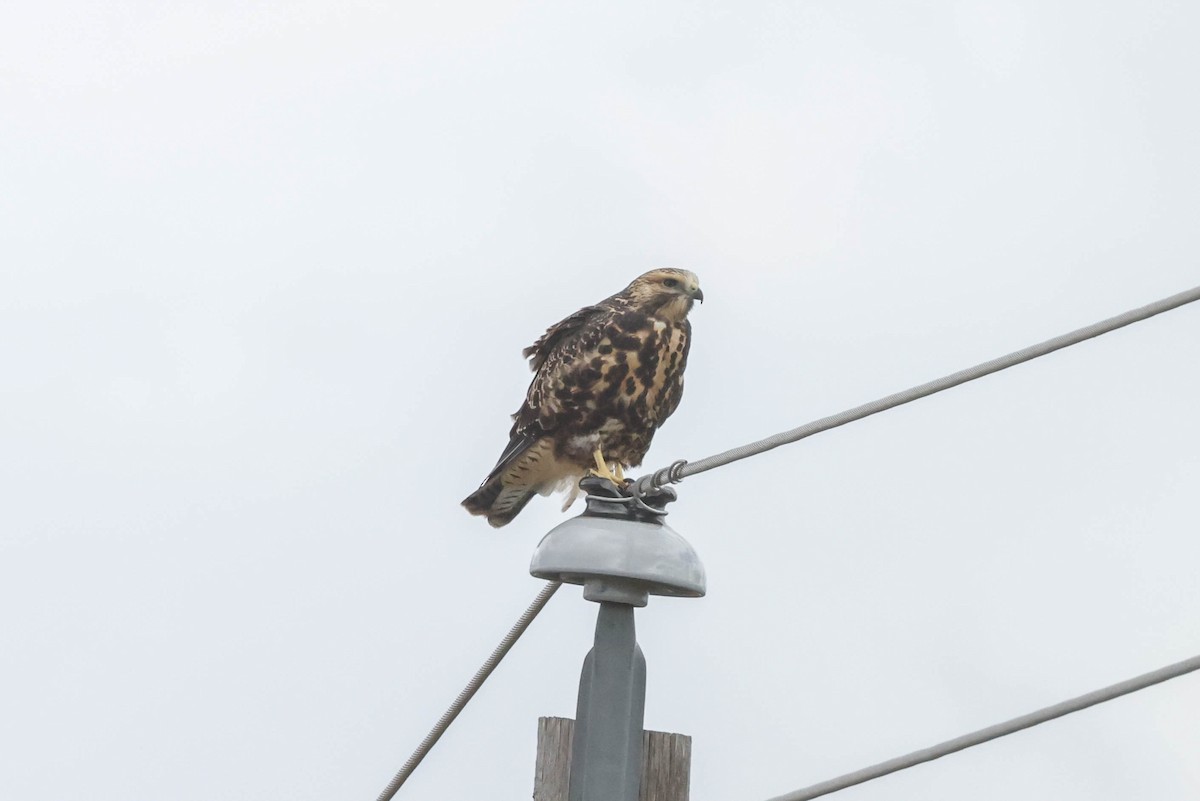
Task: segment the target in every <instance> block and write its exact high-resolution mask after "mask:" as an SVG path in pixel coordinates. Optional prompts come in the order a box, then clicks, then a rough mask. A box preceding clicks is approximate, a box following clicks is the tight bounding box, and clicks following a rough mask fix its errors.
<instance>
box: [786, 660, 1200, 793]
mask: <svg viewBox="0 0 1200 801" xmlns="http://www.w3.org/2000/svg"><path fill="white" fill-rule="evenodd" d="M1195 670H1200V656H1194V657H1192V658H1191V659H1185V660H1183V661H1182V662H1176V663H1175V664H1173V665H1167V666H1166V667H1164V668H1160V669H1158V670H1154V671H1151V672H1149V673H1143V674H1142V675H1140V676H1135V677H1134V678H1132V679H1127V680H1125V681H1122V682H1118V683H1116V684H1113V685H1111V686H1108V687H1104V688H1103V689H1100V690H1094V691H1093V692H1090V693H1087V694H1085V695H1081V696H1079V697H1078V698H1072V699H1070V700H1069V701H1063V702H1062V703H1059V704H1055V705H1053V706H1048V707H1046V708H1045V709H1039V710H1037V711H1036V712H1030V713H1029V714H1028V715H1021V716H1020V717H1018V718H1013V719H1012V720H1007V721H1005V722H1003V723H997V724H996V725H994V726H988V727H987V728H986V729H980V730H979V731H974V732H971V733H970V734H964V735H963V736H961V737H955V738H954V739H953V740H947V741H946V742H944V743H939V744H937V745H934V746H930V747H929V748H923V749H921V750H920V751H913V752H912V753H911V754H905V755H904V756H902V757H896V758H895V759H889V760H888V761H887V762H880V763H879V764H878V765H872V766H870V767H868V768H863V769H861V770H856V771H854V772H853V773H847V774H845V775H843V776H838V777H837V778H836V779H830V780H828V781H824V782H821V783H820V784H814V785H811V786H810V787H805V788H803V789H801V790H796V791H795V792H791V793H787V794H786V795H780V796H776V797H774V798H772V799H770V800H769V801H808V799H810V798H818V797H820V796H823V795H828V794H830V793H836V792H837V791H838V790H845V789H846V788H847V787H853V786H854V785H856V784H862V783H863V782H868V781H871V780H872V779H878V778H879V777H881V776H887V775H888V774H889V773H895V772H897V771H901V770H904V769H905V768H911V767H913V766H915V765H920V764H921V763H923V762H930V761H932V760H934V759H938V758H939V757H944V756H946V755H947V754H953V753H954V752H955V751H962V750H963V749H966V748H971V747H973V746H976V745H981V744H983V743H986V742H988V741H989V740H995V739H998V738H1000V737H1004V736H1005V735H1008V734H1012V733H1014V732H1018V731H1021V730H1022V729H1028V728H1030V727H1033V726H1037V725H1040V724H1042V723H1045V722H1047V721H1050V720H1054V719H1055V718H1061V717H1062V716H1063V715H1069V714H1071V713H1072V712H1078V711H1079V710H1081V709H1087V708H1088V707H1089V706H1095V705H1096V704H1102V703H1104V702H1105V701H1111V700H1113V699H1114V698H1120V697H1121V696H1122V695H1128V694H1129V693H1132V692H1137V691H1138V690H1144V689H1146V688H1147V687H1150V686H1151V685H1154V684H1158V683H1159V682H1164V681H1166V680H1168V679H1174V678H1177V677H1179V676H1182V675H1184V674H1186V673H1191V672H1192V671H1195Z"/></svg>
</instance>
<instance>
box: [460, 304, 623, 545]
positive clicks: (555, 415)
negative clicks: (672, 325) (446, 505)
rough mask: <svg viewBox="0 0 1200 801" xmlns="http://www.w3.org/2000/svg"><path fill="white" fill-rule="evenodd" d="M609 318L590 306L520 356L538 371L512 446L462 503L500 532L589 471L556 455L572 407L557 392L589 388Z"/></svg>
mask: <svg viewBox="0 0 1200 801" xmlns="http://www.w3.org/2000/svg"><path fill="white" fill-rule="evenodd" d="M610 316H611V311H610V310H609V309H607V308H605V307H604V306H602V305H596V306H585V307H584V308H582V309H580V310H579V311H577V312H575V313H574V314H572V315H570V316H569V317H566V318H564V319H562V320H560V321H559V322H557V323H555V324H554V325H552V326H551V327H550V328H549V329H547V330H546V333H545V334H543V335H542V336H541V337H540V338H539V339H538V340H537V342H534V343H533V344H532V345H530V346H529V347H528V348H525V350H523V351H522V352H521V355H522V356H525V357H526V358H527V359H529V367H530V369H531V370H533V371H534V376H533V381H532V382H530V384H529V391H528V392H527V393H526V396H525V402H524V403H523V404H521V408H520V409H518V410H517V412H516V413H515V414H514V415H513V426H512V430H511V431H510V432H509V441H508V446H507V447H505V449H504V452H503V453H501V454H500V459H499V460H498V461H497V462H496V466H495V467H493V468H492V471H491V472H490V473H489V474H488V476H487V478H486V479H484V481H483V484H482V485H480V487H479V489H478V490H476V491H475V492H474V493H472V494H471V495H470V496H468V497H467V499H466V500H464V501H463V506H465V507H466V508H467V510H468V511H470V512H471V513H472V514H484V515H487V519H488V522H489V523H490V524H491V525H492V526H495V527H497V528H499V527H500V526H503V525H504V524H505V523H508V522H509V521H511V520H512V519H513V518H514V517H516V516H517V514H518V513H519V512H520V511H521V510H522V509H524V508H525V504H527V503H529V501H530V499H532V498H533V496H534V495H536V494H539V493H541V494H543V495H548V494H549V493H550V492H553V491H554V490H555V489H557V488H558V487H559V486H560V485H561V484H564V483H566V482H568V481H571V482H573V481H576V480H578V478H579V477H581V476H582V475H583V473H584V469H585V468H582V467H580V466H579V465H577V464H574V463H572V462H571V461H570V460H566V459H563V458H562V457H561V455H559V454H557V453H556V448H555V439H554V433H555V431H556V429H557V428H558V424H559V422H560V419H561V417H562V415H563V413H564V411H566V410H567V409H568V408H569V406H568V404H565V403H564V401H565V400H567V399H566V398H565V397H563V393H560V392H557V391H556V389H561V388H562V387H563V386H564V385H565V384H567V383H570V384H573V385H574V387H575V388H576V389H579V390H584V391H587V390H588V389H590V387H588V386H587V383H589V382H586V381H584V379H585V378H588V377H590V372H589V369H588V367H587V364H586V361H585V360H586V358H587V357H588V356H589V355H590V351H591V350H592V349H593V348H594V347H595V344H596V343H597V342H598V341H599V340H600V339H601V336H602V335H601V332H602V331H603V329H604V321H605V320H606V319H607V318H608V317H610ZM568 376H570V378H568ZM596 378H599V374H598V371H597V375H596ZM572 500H573V498H572Z"/></svg>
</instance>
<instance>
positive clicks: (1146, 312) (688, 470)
mask: <svg viewBox="0 0 1200 801" xmlns="http://www.w3.org/2000/svg"><path fill="white" fill-rule="evenodd" d="M1197 300H1200V286H1198V287H1194V288H1192V289H1189V290H1186V291H1184V292H1180V293H1178V294H1176V295H1171V296H1170V297H1167V298H1163V299H1162V300H1159V301H1155V302H1154V303H1149V304H1147V305H1145V306H1141V307H1139V308H1136V309H1131V310H1130V311H1127V312H1125V313H1124V314H1118V315H1117V316H1116V317H1109V318H1108V319H1107V320H1101V321H1100V322H1098V323H1093V324H1092V325H1088V326H1084V327H1083V328H1078V329H1076V330H1074V331H1069V332H1067V333H1065V334H1061V335H1059V336H1056V337H1053V338H1052V339H1047V340H1046V341H1045V342H1039V343H1037V344H1036V345H1030V346H1029V347H1027V348H1022V349H1021V350H1018V351H1013V352H1012V353H1009V354H1007V355H1006V356H1000V357H998V358H995V359H991V360H989V361H986V362H983V363H981V364H977V365H975V366H974V367H968V368H966V369H965V370H959V371H958V372H956V373H951V374H950V375H948V376H944V377H942V378H939V379H936V380H934V381H929V382H927V383H924V384H920V385H918V386H915V387H912V388H910V389H906V390H904V391H902V392H896V393H893V394H891V395H888V396H886V397H883V398H879V399H878V400H874V401H871V402H870V403H864V404H863V405H861V406H855V407H854V408H853V409H847V410H846V411H844V412H839V413H837V414H832V415H829V416H828V417H822V418H821V419H819V420H814V421H812V422H811V423H806V424H804V425H802V426H800V427H798V428H793V429H791V430H790V431H783V432H780V433H778V434H775V435H773V436H770V437H766V438H764V439H760V440H758V441H757V442H751V443H749V444H746V445H741V446H739V447H736V448H730V449H729V450H727V451H723V452H722V453H718V454H715V455H713V456H708V457H705V458H704V459H697V460H696V461H694V462H689V461H687V460H684V459H680V460H678V461H675V462H673V463H672V464H671V465H669V466H667V467H664V468H662V469H659V470H655V471H654V472H653V473H648V474H646V475H644V476H641V477H640V478H638V479H637V481H636V482H634V484H633V491H634V492H635V493H636V494H639V495H640V494H642V493H646V492H650V491H651V490H653V489H655V488H657V487H661V486H663V485H664V484H668V483H672V484H675V483H679V482H680V481H682V480H683V479H685V478H687V477H688V476H694V475H696V474H698V473H703V472H705V471H707V470H713V469H715V468H717V467H723V466H724V465H727V464H730V463H732V462H736V461H738V460H740V459H746V458H748V457H750V456H757V455H758V454H760V453H764V452H766V451H769V450H772V449H773V448H778V447H779V446H781V445H788V444H790V443H793V442H797V441H799V440H802V439H804V438H806V437H811V436H812V435H813V434H819V433H821V432H822V431H828V430H829V429H831V428H837V427H838V426H844V425H846V424H847V423H853V422H854V421H856V420H861V419H863V418H864V417H870V416H871V415H873V414H878V413H879V412H883V411H886V410H888V409H893V408H895V407H897V406H902V405H904V404H905V403H911V402H912V401H915V400H918V399H920V398H924V397H928V396H929V395H933V394H935V393H937V392H942V391H943V390H947V389H950V388H951V387H956V386H958V385H959V384H965V383H967V382H968V381H974V380H975V379H977V378H983V377H984V376H986V375H991V374H992V373H998V372H1000V371H1001V370H1007V369H1008V368H1009V367H1014V366H1016V365H1018V364H1021V363H1023V362H1027V361H1030V360H1031V359H1036V358H1038V357H1040V356H1045V355H1046V354H1048V353H1053V352H1054V351H1056V350H1062V349H1063V348H1067V347H1070V346H1072V345H1078V344H1079V343H1080V342H1084V341H1086V340H1089V339H1092V338H1094V337H1098V336H1100V335H1101V334H1107V333H1109V332H1111V331H1116V330H1117V329H1118V328H1124V327H1125V326H1127V325H1130V324H1132V323H1137V322H1141V321H1142V320H1145V319H1148V318H1150V317H1153V316H1155V315H1156V314H1162V313H1163V312H1166V311H1170V310H1171V309H1176V308H1179V307H1180V306H1184V305H1186V304H1188V303H1193V302H1195V301H1197Z"/></svg>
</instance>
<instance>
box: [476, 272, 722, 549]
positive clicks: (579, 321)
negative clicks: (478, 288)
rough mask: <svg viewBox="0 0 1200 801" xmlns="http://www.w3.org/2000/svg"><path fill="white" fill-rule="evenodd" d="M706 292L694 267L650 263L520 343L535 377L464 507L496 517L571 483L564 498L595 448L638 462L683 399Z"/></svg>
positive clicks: (496, 521) (613, 460)
mask: <svg viewBox="0 0 1200 801" xmlns="http://www.w3.org/2000/svg"><path fill="white" fill-rule="evenodd" d="M703 299H704V294H703V293H702V292H701V291H700V284H699V281H698V279H697V278H696V276H695V274H693V273H690V272H688V271H687V270H673V269H661V270H651V271H650V272H648V273H646V274H644V275H641V276H639V277H638V278H637V279H635V280H634V281H633V283H631V284H630V285H629V286H627V287H626V288H625V289H623V290H622V291H620V292H618V293H617V294H615V295H612V296H611V297H608V298H605V299H604V300H602V301H600V302H599V303H597V304H596V305H594V306H587V307H584V308H582V309H580V310H579V311H577V312H575V313H574V314H572V315H571V316H569V317H567V318H566V319H564V320H561V321H560V322H558V323H556V324H555V325H553V326H551V327H550V328H549V329H548V330H547V331H546V333H545V334H543V335H542V336H541V338H540V339H538V341H537V342H535V343H533V345H531V346H530V347H528V348H526V349H525V350H524V352H523V354H524V355H525V356H526V357H527V358H528V359H529V366H530V369H532V370H533V371H534V373H535V375H534V377H533V381H532V382H531V383H530V385H529V391H528V393H526V397H525V402H524V403H523V404H522V405H521V408H520V409H518V410H517V412H516V414H514V415H513V421H514V422H513V427H512V430H511V431H510V432H509V443H508V447H507V448H505V450H504V453H503V454H501V456H500V461H499V462H498V463H497V464H496V466H495V468H493V469H492V472H491V473H490V474H489V475H488V477H487V478H486V479H485V480H484V482H483V484H482V485H480V487H479V489H478V490H476V491H475V492H474V493H473V494H471V495H470V496H469V497H468V498H467V499H466V500H464V501H463V506H465V507H466V508H467V511H469V512H470V513H471V514H475V515H485V516H486V517H487V519H488V522H489V523H491V524H492V525H493V526H496V527H499V526H503V525H504V524H505V523H508V522H509V521H510V520H512V519H513V518H514V517H516V516H517V513H519V512H520V511H521V509H523V508H524V507H525V504H527V503H529V499H530V498H532V497H533V496H534V495H535V494H537V493H541V494H543V495H548V494H549V493H550V492H552V491H554V490H555V489H560V488H562V489H565V488H570V489H571V490H572V492H571V494H570V495H569V496H568V499H567V505H568V506H569V505H570V503H571V502H572V501H574V499H575V493H576V491H577V486H576V485H577V483H578V481H579V479H580V478H582V477H583V475H584V474H585V473H586V472H588V471H589V469H591V468H592V467H593V466H595V457H594V454H595V452H596V451H597V449H599V450H600V451H601V452H602V453H603V455H604V461H605V463H606V465H611V466H612V467H615V468H617V470H618V471H619V470H621V469H623V468H629V467H637V466H638V465H640V464H641V463H642V459H643V458H645V456H646V451H647V450H649V448H650V442H651V440H652V439H653V438H654V432H655V431H657V430H658V428H659V426H661V425H662V424H663V422H664V421H665V420H666V419H667V418H668V417H669V416H670V415H671V413H672V412H674V411H675V408H676V407H677V406H678V405H679V399H680V397H681V396H682V394H683V371H684V368H685V367H686V366H687V357H688V348H689V347H690V345H691V324H690V323H689V322H688V320H687V315H688V312H689V311H691V309H692V304H693V302H694V301H696V300H701V301H702V300H703ZM564 508H565V506H564Z"/></svg>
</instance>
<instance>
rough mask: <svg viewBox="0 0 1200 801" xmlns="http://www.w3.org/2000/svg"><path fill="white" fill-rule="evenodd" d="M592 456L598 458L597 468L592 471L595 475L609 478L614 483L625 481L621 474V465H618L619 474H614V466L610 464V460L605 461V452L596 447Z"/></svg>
mask: <svg viewBox="0 0 1200 801" xmlns="http://www.w3.org/2000/svg"><path fill="white" fill-rule="evenodd" d="M592 458H593V459H595V460H596V469H595V470H593V471H592V473H593V474H594V475H597V476H600V478H607V479H608V480H609V481H611V482H613V483H614V484H620V483H622V482H623V481H624V477H623V476H621V475H620V470H621V466H620V465H617V474H616V475H614V474H613V471H612V468H610V467H609V466H608V462H606V461H604V454H603V453H602V452H601V451H600V449H599V448H596V450H595V452H594V453H593V454H592Z"/></svg>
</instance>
